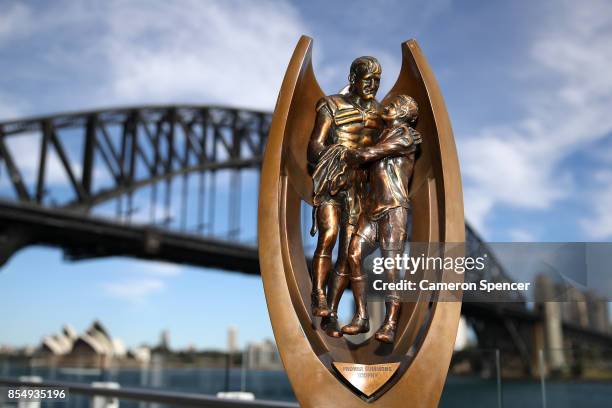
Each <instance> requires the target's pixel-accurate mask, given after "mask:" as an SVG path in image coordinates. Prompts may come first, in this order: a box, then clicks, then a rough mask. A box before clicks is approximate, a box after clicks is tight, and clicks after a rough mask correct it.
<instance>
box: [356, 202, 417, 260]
mask: <svg viewBox="0 0 612 408" xmlns="http://www.w3.org/2000/svg"><path fill="white" fill-rule="evenodd" d="M407 223H408V210H407V209H406V208H404V207H395V208H389V209H387V210H386V211H384V212H383V213H382V214H381V215H380V216H379V217H378V218H376V219H371V218H370V217H367V216H365V214H364V216H362V217H361V218H359V223H358V226H357V232H356V234H357V235H358V236H359V237H361V238H362V239H363V240H365V241H366V242H367V243H369V244H370V245H371V246H372V247H374V246H375V245H376V243H377V242H379V243H380V248H381V249H382V250H387V251H403V250H404V244H405V242H406V238H407V235H408V234H407Z"/></svg>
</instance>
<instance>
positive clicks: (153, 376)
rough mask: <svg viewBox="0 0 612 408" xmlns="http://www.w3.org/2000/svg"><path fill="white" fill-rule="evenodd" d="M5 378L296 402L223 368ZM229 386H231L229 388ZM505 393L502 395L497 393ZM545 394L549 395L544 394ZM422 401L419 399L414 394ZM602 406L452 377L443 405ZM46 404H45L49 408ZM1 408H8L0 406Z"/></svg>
mask: <svg viewBox="0 0 612 408" xmlns="http://www.w3.org/2000/svg"><path fill="white" fill-rule="evenodd" d="M1 371H2V373H1V374H2V377H7V376H10V377H19V376H22V375H30V376H31V375H35V376H40V377H42V378H43V379H44V380H53V381H66V382H80V383H92V382H94V381H112V382H117V383H119V384H121V386H123V387H143V388H154V389H157V390H169V391H179V392H190V393H201V394H209V395H215V394H216V393H217V392H219V391H226V389H227V388H229V390H230V391H238V390H241V389H242V390H244V391H249V392H252V393H254V394H255V397H256V398H257V399H267V400H279V401H295V397H294V395H293V392H292V391H291V387H290V384H289V381H288V379H287V376H286V374H285V373H284V372H283V371H256V370H251V371H247V372H246V373H245V375H243V373H242V371H241V370H240V369H231V370H230V371H229V383H227V380H226V378H227V377H226V371H225V370H224V369H207V368H181V369H170V368H164V369H159V370H153V369H117V370H104V371H102V370H97V369H79V368H47V367H38V368H26V367H11V368H10V369H7V368H6V367H5V368H4V369H3V370H1ZM228 385H229V387H228ZM499 390H501V394H500V393H499V392H498V391H499ZM543 390H544V393H545V397H544V396H543ZM3 394H4V393H3ZM415 398H418V396H415ZM544 398H545V400H546V407H555V408H575V407H580V408H603V407H608V406H611V404H612V382H610V381H607V382H606V381H600V382H598V381H546V383H545V387H544V389H543V388H542V384H541V383H540V382H539V381H536V380H530V381H526V380H521V381H509V380H504V381H503V382H502V383H501V386H500V385H498V383H497V381H496V380H494V379H493V380H489V379H482V378H479V377H474V376H465V377H464V376H449V378H448V380H447V382H446V386H445V388H444V393H443V396H442V400H441V403H440V407H441V408H462V407H470V408H479V407H482V408H494V407H500V406H501V407H505V408H508V407H509V408H514V407H520V408H542V407H544V405H543V403H544ZM45 405H46V404H44V405H43V406H45ZM146 405H147V404H142V403H137V402H130V401H121V407H124V408H131V407H139V408H143V407H144V406H146ZM0 406H4V405H3V404H0ZM47 406H54V407H57V406H66V407H74V408H84V407H89V406H90V401H89V398H87V397H83V396H78V395H71V396H70V398H69V400H68V401H67V403H65V404H57V403H56V404H48V405H47Z"/></svg>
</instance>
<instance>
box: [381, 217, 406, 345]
mask: <svg viewBox="0 0 612 408" xmlns="http://www.w3.org/2000/svg"><path fill="white" fill-rule="evenodd" d="M407 221H408V211H407V210H406V209H405V208H402V207H399V208H394V209H391V210H389V212H388V213H387V216H386V217H384V218H383V219H382V220H380V222H379V232H380V247H381V252H382V256H383V257H385V258H395V256H396V255H398V254H399V255H402V254H403V252H404V245H405V243H406V223H407ZM385 274H386V277H387V282H396V281H397V278H398V274H399V271H398V270H397V265H395V263H394V264H393V266H392V267H391V268H385ZM400 306H401V303H400V298H399V296H398V294H397V292H396V291H391V292H390V293H389V294H388V295H387V296H386V299H385V308H386V313H385V321H384V322H383V324H382V326H380V328H379V329H378V331H376V334H375V335H374V337H375V338H376V340H378V341H381V342H383V343H393V342H394V341H395V332H396V331H397V321H398V319H399V313H400Z"/></svg>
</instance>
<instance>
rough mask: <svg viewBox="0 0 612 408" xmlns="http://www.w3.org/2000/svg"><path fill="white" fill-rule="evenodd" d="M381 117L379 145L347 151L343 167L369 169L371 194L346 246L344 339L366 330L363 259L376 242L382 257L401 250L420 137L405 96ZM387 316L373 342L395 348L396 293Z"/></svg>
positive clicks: (390, 272)
mask: <svg viewBox="0 0 612 408" xmlns="http://www.w3.org/2000/svg"><path fill="white" fill-rule="evenodd" d="M382 117H383V119H384V120H385V122H386V124H387V127H386V128H385V130H384V131H383V133H382V134H381V135H380V139H379V140H378V142H377V143H376V144H375V145H374V146H371V147H366V148H363V149H358V150H352V151H347V152H346V153H345V157H346V160H347V162H349V163H352V164H353V165H364V164H367V169H368V172H369V190H368V193H367V198H366V203H365V207H366V208H365V210H364V211H363V212H362V213H361V216H360V217H359V224H358V228H357V232H356V233H355V234H354V235H353V238H352V240H351V243H350V246H349V266H350V271H351V285H352V288H353V295H354V297H355V304H356V309H357V311H356V313H355V316H354V317H353V320H352V321H351V323H350V324H348V325H346V326H344V327H343V328H342V332H343V333H345V334H358V333H365V332H367V331H368V330H369V329H370V325H369V318H368V311H367V304H366V276H365V274H364V272H363V270H362V260H363V257H365V256H367V255H368V254H370V253H371V252H372V251H374V249H375V248H376V244H377V243H380V248H381V252H382V256H383V257H389V258H394V257H395V256H396V255H397V254H401V253H403V251H404V244H405V242H406V235H407V234H406V224H407V222H408V209H409V207H410V200H409V196H408V191H409V190H408V188H409V184H410V180H411V178H412V173H413V169H414V162H415V151H416V148H417V145H418V144H420V143H421V136H420V135H419V133H418V132H417V131H416V130H415V129H414V126H415V124H416V120H417V117H418V109H417V104H416V102H415V101H414V99H412V98H411V97H409V96H406V95H398V96H396V97H394V98H393V99H392V100H391V101H390V103H388V104H387V105H385V106H384V108H383V113H382ZM385 273H386V274H387V279H388V281H389V282H393V281H395V280H396V278H397V270H396V268H388V269H385ZM385 305H386V316H385V321H384V322H383V324H382V326H381V327H380V329H378V331H377V332H376V334H375V337H376V339H377V340H379V341H381V342H385V343H393V341H394V340H395V332H396V329H397V321H398V317H399V312H400V300H399V297H398V296H397V293H396V292H392V293H391V294H390V295H389V296H387V298H386V299H385Z"/></svg>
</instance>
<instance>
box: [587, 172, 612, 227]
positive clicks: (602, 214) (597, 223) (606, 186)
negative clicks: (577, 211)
mask: <svg viewBox="0 0 612 408" xmlns="http://www.w3.org/2000/svg"><path fill="white" fill-rule="evenodd" d="M594 179H595V187H594V188H592V189H591V190H590V191H589V192H588V193H587V194H585V195H584V197H585V199H586V200H588V201H589V202H590V203H591V204H592V207H593V213H592V214H588V215H587V216H584V217H582V218H581V220H580V226H581V227H582V228H583V229H584V230H585V232H586V233H587V234H588V236H589V237H590V238H592V239H606V238H609V237H610V236H612V214H610V209H612V188H611V186H612V171H609V170H606V171H601V172H599V173H597V174H595V175H594Z"/></svg>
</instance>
